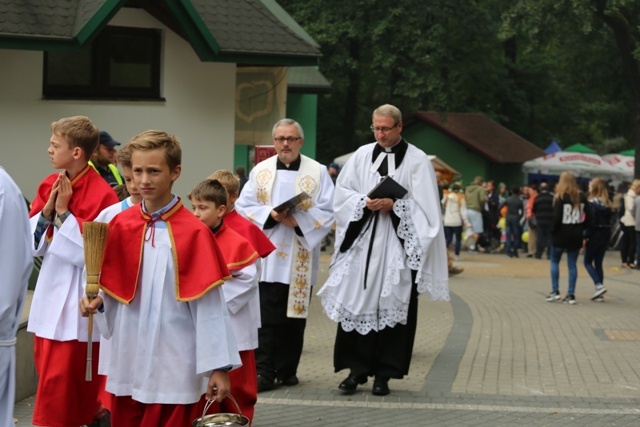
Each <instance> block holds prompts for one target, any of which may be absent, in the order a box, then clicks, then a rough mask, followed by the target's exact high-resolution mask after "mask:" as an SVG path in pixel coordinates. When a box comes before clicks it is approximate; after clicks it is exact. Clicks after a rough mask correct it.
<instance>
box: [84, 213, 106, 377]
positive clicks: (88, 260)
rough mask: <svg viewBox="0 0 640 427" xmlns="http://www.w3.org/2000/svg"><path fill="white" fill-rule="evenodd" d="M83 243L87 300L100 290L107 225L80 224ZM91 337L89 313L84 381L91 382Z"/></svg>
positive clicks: (91, 329) (90, 315)
mask: <svg viewBox="0 0 640 427" xmlns="http://www.w3.org/2000/svg"><path fill="white" fill-rule="evenodd" d="M82 227H83V230H84V231H83V233H82V239H83V241H84V262H85V264H86V266H87V286H86V287H85V293H86V294H87V297H88V298H89V300H90V301H91V300H93V299H94V298H95V297H97V296H98V291H99V290H100V282H99V277H100V268H101V267H102V256H103V254H104V247H105V245H106V243H107V234H108V232H109V230H108V228H107V224H106V223H104V222H85V223H83V224H82ZM92 335H93V314H91V313H89V338H88V340H87V367H86V372H85V378H84V379H85V381H91V365H92V363H91V362H92V359H93V355H92Z"/></svg>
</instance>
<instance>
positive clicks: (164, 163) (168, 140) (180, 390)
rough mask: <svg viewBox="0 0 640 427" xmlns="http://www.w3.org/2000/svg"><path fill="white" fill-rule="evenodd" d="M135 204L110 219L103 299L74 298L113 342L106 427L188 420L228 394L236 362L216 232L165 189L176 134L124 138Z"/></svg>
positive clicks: (171, 178)
mask: <svg viewBox="0 0 640 427" xmlns="http://www.w3.org/2000/svg"><path fill="white" fill-rule="evenodd" d="M129 146H130V149H131V163H132V169H133V176H134V182H135V185H136V187H137V188H138V190H139V191H140V193H141V194H142V199H143V201H142V203H141V204H140V205H138V206H134V207H133V208H131V209H127V210H125V211H123V212H122V213H120V214H119V215H117V216H116V217H115V218H114V219H113V220H112V221H111V222H110V223H109V237H108V238H107V243H106V248H105V254H104V261H103V265H102V270H101V275H100V283H101V288H102V291H101V296H99V297H97V298H96V299H95V300H93V301H92V302H89V300H88V299H87V298H83V300H82V301H81V311H82V312H83V314H85V315H87V314H88V313H89V312H93V313H96V311H97V310H98V309H99V312H100V313H101V314H100V315H97V316H96V322H97V324H98V326H99V328H100V332H101V334H103V335H104V336H105V337H107V338H109V337H110V338H111V359H110V361H109V365H108V367H107V386H106V389H107V391H108V392H110V393H112V394H114V395H115V397H114V399H113V401H112V413H111V419H112V425H114V426H122V427H133V426H136V427H138V426H142V427H158V426H167V427H169V426H184V425H191V423H192V422H193V420H194V419H196V418H198V417H200V416H201V415H202V407H203V405H204V399H203V397H204V396H203V395H204V394H206V398H209V399H214V398H215V399H216V400H217V401H221V400H222V399H224V398H225V397H226V396H227V395H228V394H229V388H230V384H229V376H228V374H227V372H228V371H229V370H231V369H232V368H236V367H239V366H240V365H241V362H240V357H239V355H238V350H237V345H236V340H235V338H234V334H233V330H232V329H231V323H230V318H229V311H228V310H227V306H226V304H225V301H224V298H223V295H222V292H221V290H220V288H219V285H221V284H222V283H223V282H224V280H225V279H227V278H230V274H229V270H228V269H227V266H226V262H225V260H224V257H223V255H222V253H221V252H220V249H219V248H218V245H217V243H216V241H215V237H214V236H213V234H212V233H211V231H209V229H208V228H207V227H206V226H205V225H204V224H202V223H201V222H200V221H199V220H198V219H197V218H196V217H195V216H194V215H193V214H192V213H191V212H189V211H188V210H187V209H186V208H185V207H184V206H183V204H182V201H181V200H180V198H179V197H177V196H175V195H173V194H172V193H171V188H172V186H173V183H174V182H175V181H176V180H177V179H178V178H179V176H180V172H181V168H182V166H181V158H182V151H181V148H180V143H179V141H178V139H177V138H176V137H175V136H173V135H169V134H167V133H165V132H161V131H146V132H143V133H141V134H139V135H137V136H135V137H133V139H132V140H131V142H130V145H129Z"/></svg>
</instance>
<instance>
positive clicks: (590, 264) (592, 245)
mask: <svg viewBox="0 0 640 427" xmlns="http://www.w3.org/2000/svg"><path fill="white" fill-rule="evenodd" d="M606 251H607V242H600V241H597V240H596V241H594V240H589V243H587V247H586V249H585V251H584V268H586V269H587V273H589V276H591V280H593V284H594V285H601V284H603V283H604V271H603V270H602V261H603V260H604V254H605V252H606Z"/></svg>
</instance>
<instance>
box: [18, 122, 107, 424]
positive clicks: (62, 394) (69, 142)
mask: <svg viewBox="0 0 640 427" xmlns="http://www.w3.org/2000/svg"><path fill="white" fill-rule="evenodd" d="M98 140H99V131H98V128H97V127H96V126H95V125H94V124H93V123H92V122H91V120H89V118H87V117H84V116H74V117H67V118H63V119H60V120H58V121H56V122H54V123H52V124H51V139H50V144H49V148H48V150H47V151H48V153H49V157H50V160H51V164H52V165H53V168H54V169H62V170H63V171H62V172H57V173H54V174H51V175H49V176H48V177H47V178H45V179H44V180H43V181H42V183H41V184H40V185H39V186H38V190H37V194H36V197H35V199H34V201H33V203H32V206H31V212H30V217H31V220H30V222H31V232H32V233H33V247H32V250H33V255H34V256H43V257H44V258H43V261H42V267H41V269H40V274H39V276H38V281H37V284H36V289H35V293H34V296H33V301H32V303H31V311H30V313H29V324H28V328H27V330H28V331H29V332H33V333H34V334H35V340H34V353H35V354H34V359H35V367H36V371H37V373H38V376H39V380H38V389H37V391H36V402H35V408H34V413H33V424H34V425H39V426H80V425H84V424H91V423H92V422H93V421H94V416H96V414H99V413H100V411H101V408H100V401H99V399H98V393H99V390H100V388H101V384H102V382H101V381H99V380H96V381H93V382H85V379H84V378H85V365H86V352H87V344H86V341H87V330H88V329H87V328H88V324H87V321H86V319H83V318H82V317H80V315H79V313H78V308H77V302H78V299H79V298H81V297H82V295H83V293H84V288H83V282H82V270H83V268H84V244H83V241H82V228H83V223H84V222H86V221H93V219H94V218H95V217H96V216H97V215H98V213H100V211H101V210H102V209H104V208H106V207H107V206H110V205H112V204H113V203H116V202H117V201H118V199H117V197H116V195H115V193H114V192H113V190H112V189H111V187H110V186H109V185H108V184H107V183H106V182H105V181H104V180H103V179H102V178H101V177H100V175H99V174H98V173H97V172H96V171H95V170H94V169H93V168H91V166H89V163H88V162H89V159H90V158H91V154H92V153H93V152H94V151H95V149H96V147H97V146H98ZM97 341H98V335H95V336H94V341H93V342H94V344H93V352H94V354H97V353H98V348H99V345H98V344H97ZM97 365H98V360H97V358H96V359H95V360H93V365H92V370H93V375H97ZM69 396H74V398H70V397H69Z"/></svg>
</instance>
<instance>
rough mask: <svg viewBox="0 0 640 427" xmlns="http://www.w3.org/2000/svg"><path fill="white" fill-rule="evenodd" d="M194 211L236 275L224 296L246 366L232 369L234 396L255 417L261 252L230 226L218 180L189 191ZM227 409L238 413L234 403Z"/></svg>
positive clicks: (247, 412) (241, 406)
mask: <svg viewBox="0 0 640 427" xmlns="http://www.w3.org/2000/svg"><path fill="white" fill-rule="evenodd" d="M189 199H190V200H191V204H192V206H193V213H194V214H195V216H196V217H197V218H198V219H200V221H202V222H203V223H204V224H205V225H206V226H207V227H209V229H210V230H211V231H212V232H213V233H214V234H215V236H216V241H217V242H218V245H220V248H221V249H222V253H223V254H224V255H225V259H226V262H227V267H228V268H229V271H230V272H231V275H232V276H233V277H232V278H231V279H229V280H226V281H225V283H224V298H225V300H226V302H227V307H228V308H229V311H230V312H231V325H232V326H233V332H234V333H235V336H236V341H237V342H238V350H240V358H241V359H242V367H241V368H239V369H236V370H234V371H231V372H230V373H229V379H230V380H231V395H232V396H233V397H234V398H235V399H236V401H237V402H238V405H239V407H240V411H241V412H242V414H243V415H245V416H247V417H248V418H249V420H253V412H254V406H255V404H256V401H257V399H258V381H257V374H256V361H255V355H254V352H253V350H254V349H255V348H256V347H258V328H259V327H260V300H259V299H258V280H257V268H256V261H257V260H258V253H257V252H256V250H255V249H254V247H253V246H252V245H251V243H249V241H248V240H247V239H245V238H244V237H242V236H241V235H240V234H238V233H236V232H235V231H234V230H232V229H231V228H229V227H228V226H227V224H226V222H225V221H223V217H224V216H225V213H226V210H227V192H226V190H225V188H224V187H223V186H222V184H220V183H219V182H218V181H216V180H212V179H207V180H204V181H202V182H201V183H199V184H198V185H197V186H196V187H195V188H194V189H193V190H192V191H191V193H189ZM225 403H226V402H223V404H222V411H223V412H235V411H236V410H237V409H236V408H235V407H234V406H229V407H225Z"/></svg>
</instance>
